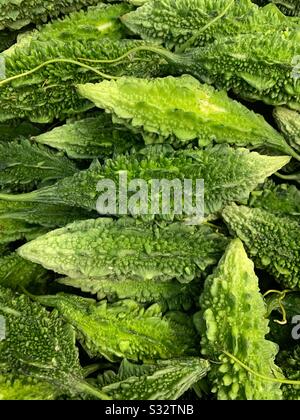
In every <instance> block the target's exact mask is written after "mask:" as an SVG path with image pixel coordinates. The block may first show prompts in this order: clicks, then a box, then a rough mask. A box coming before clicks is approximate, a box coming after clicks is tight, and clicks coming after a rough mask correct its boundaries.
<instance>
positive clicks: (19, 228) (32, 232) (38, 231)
mask: <svg viewBox="0 0 300 420" xmlns="http://www.w3.org/2000/svg"><path fill="white" fill-rule="evenodd" d="M48 230H49V229H47V228H45V227H41V226H38V225H35V224H30V223H27V222H24V221H23V220H14V219H3V220H0V244H1V245H4V244H9V243H10V242H15V241H19V240H28V241H30V240H31V239H34V238H36V237H37V236H39V235H43V234H44V233H46V232H48Z"/></svg>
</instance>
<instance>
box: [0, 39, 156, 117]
mask: <svg viewBox="0 0 300 420" xmlns="http://www.w3.org/2000/svg"><path fill="white" fill-rule="evenodd" d="M28 43H29V45H28ZM142 45H145V43H144V42H143V41H135V40H120V41H118V40H114V39H110V38H103V39H100V40H84V39H83V40H81V39H80V38H79V39H78V40H71V41H68V42H64V41H61V40H56V39H54V40H52V41H36V40H32V42H31V43H30V39H29V40H26V39H24V41H23V42H22V41H20V44H19V45H18V44H17V46H16V47H15V48H14V49H12V50H11V51H9V50H8V52H7V53H5V54H4V58H5V66H6V78H9V77H12V76H16V75H21V74H23V73H26V72H28V71H31V70H34V69H36V67H38V66H40V65H43V67H42V68H41V69H40V70H38V71H34V72H33V73H32V74H31V75H28V76H22V77H20V78H18V79H17V80H14V81H12V82H9V83H7V84H4V85H3V86H0V121H5V120H8V119H13V118H23V117H26V118H28V119H29V120H31V121H33V122H38V123H48V122H52V121H53V120H54V119H55V118H57V119H60V120H64V119H66V118H69V117H71V116H73V115H76V114H79V113H81V112H84V111H86V110H88V109H90V108H91V107H92V105H91V103H90V102H89V101H87V100H86V99H82V98H80V97H79V95H78V94H77V90H76V85H77V84H78V83H87V82H91V81H94V82H99V81H101V80H103V78H102V76H101V75H99V74H97V73H95V72H94V71H93V70H88V69H86V68H82V67H80V65H78V64H70V63H65V62H60V63H57V62H55V60H57V59H60V60H62V59H68V60H74V61H77V62H78V58H83V59H89V60H107V59H115V58H119V57H120V56H121V55H123V54H125V53H126V52H128V51H129V50H131V49H132V48H134V47H137V46H142ZM137 58H140V60H131V61H130V62H127V63H125V64H124V62H121V63H119V64H117V65H110V64H99V63H98V64H97V63H85V64H86V65H89V64H91V66H92V67H93V68H94V69H96V70H98V71H101V72H104V73H107V74H109V75H112V76H122V75H124V74H126V75H134V76H137V77H151V76H156V75H158V74H160V73H161V71H162V67H161V66H162V63H163V62H164V60H163V59H161V58H160V57H158V56H156V55H155V54H152V53H148V52H143V51H141V52H140V53H139V54H138V55H137ZM49 60H54V63H53V64H47V65H45V63H46V62H48V61H49Z"/></svg>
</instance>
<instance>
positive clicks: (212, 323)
mask: <svg viewBox="0 0 300 420" xmlns="http://www.w3.org/2000/svg"><path fill="white" fill-rule="evenodd" d="M200 306H201V312H200V314H199V315H198V317H196V320H197V323H199V324H200V333H201V336H202V339H201V352H202V354H203V355H204V356H205V357H208V358H209V359H211V360H215V361H216V362H221V363H220V364H212V369H211V373H210V375H209V379H210V382H211V385H212V392H213V393H216V395H217V398H218V399H220V400H277V399H281V398H282V394H281V391H280V383H279V384H278V383H272V382H268V381H264V380H262V379H260V378H258V377H255V376H254V375H251V374H250V373H248V372H247V371H246V370H245V369H244V368H243V367H241V366H240V365H239V364H238V363H237V362H235V361H233V360H231V359H230V358H229V357H228V356H227V355H225V354H224V353H223V351H226V352H228V353H230V354H232V355H233V356H235V357H236V358H237V359H238V360H240V361H241V362H243V363H244V364H245V365H247V366H248V367H249V368H251V369H253V370H254V371H255V372H257V373H259V374H261V375H264V376H267V377H269V378H278V377H280V374H281V373H280V369H279V368H278V367H277V366H276V365H275V363H274V359H275V356H276V353H277V351H278V348H277V346H276V345H275V344H274V343H272V342H270V341H267V340H266V339H265V336H266V334H267V333H268V332H269V328H268V322H269V321H268V319H266V305H265V303H264V300H263V297H262V295H261V294H260V291H259V286H258V278H257V277H256V275H255V272H254V265H253V263H252V261H250V260H249V259H248V257H247V255H246V252H245V250H244V248H243V245H242V242H241V241H240V240H239V239H236V240H233V241H232V242H231V244H230V245H229V246H228V248H227V250H226V252H225V255H224V256H223V258H222V260H221V261H220V263H219V265H218V268H217V269H216V270H215V272H214V273H213V275H211V276H209V277H208V278H207V279H206V281H205V284H204V291H203V294H202V295H201V298H200Z"/></svg>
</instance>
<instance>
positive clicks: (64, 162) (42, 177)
mask: <svg viewBox="0 0 300 420" xmlns="http://www.w3.org/2000/svg"><path fill="white" fill-rule="evenodd" d="M76 171H77V168H76V166H75V164H74V163H73V162H71V161H70V160H69V159H67V158H66V157H64V156H63V155H60V154H57V153H54V152H53V151H52V150H50V149H48V148H46V147H45V146H40V145H36V144H32V143H30V142H29V141H27V140H23V141H20V142H19V141H13V142H9V143H6V142H1V143H0V187H2V188H9V189H12V190H21V191H22V190H24V189H30V188H31V189H33V188H34V187H35V186H36V185H37V184H40V183H42V182H47V181H55V180H57V179H60V178H64V177H66V176H71V175H73V174H74V173H75V172H76Z"/></svg>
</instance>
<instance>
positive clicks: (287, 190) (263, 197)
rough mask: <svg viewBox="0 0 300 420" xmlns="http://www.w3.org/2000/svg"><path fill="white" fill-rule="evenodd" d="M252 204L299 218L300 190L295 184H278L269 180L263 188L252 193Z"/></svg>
mask: <svg viewBox="0 0 300 420" xmlns="http://www.w3.org/2000/svg"><path fill="white" fill-rule="evenodd" d="M250 206H251V207H259V208H261V209H264V210H267V211H269V212H271V213H274V214H278V215H283V216H293V217H295V218H299V216H300V190H298V188H297V187H296V186H295V185H289V184H280V185H276V184H275V183H273V182H272V181H269V182H266V184H265V185H264V187H263V188H262V189H261V190H258V191H254V192H253V193H252V195H251V199H250Z"/></svg>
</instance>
